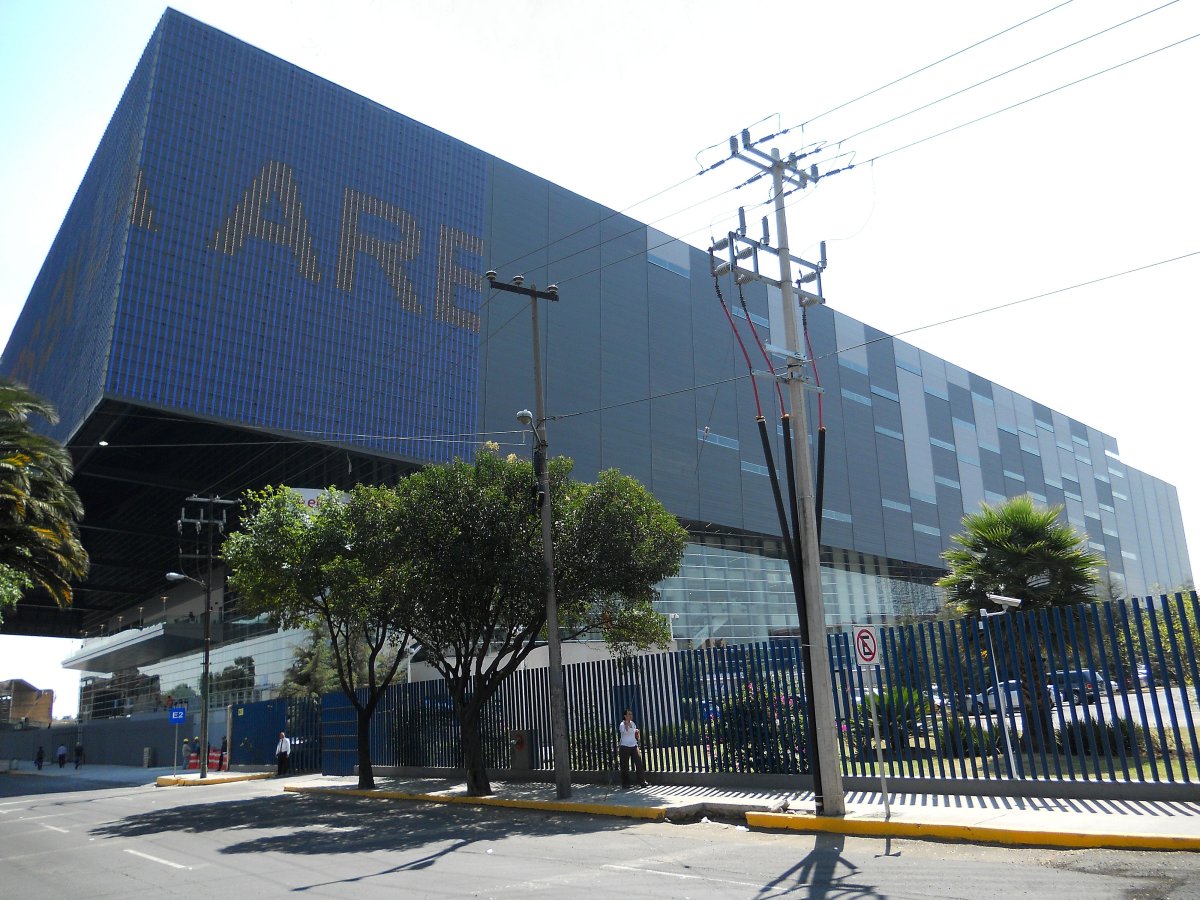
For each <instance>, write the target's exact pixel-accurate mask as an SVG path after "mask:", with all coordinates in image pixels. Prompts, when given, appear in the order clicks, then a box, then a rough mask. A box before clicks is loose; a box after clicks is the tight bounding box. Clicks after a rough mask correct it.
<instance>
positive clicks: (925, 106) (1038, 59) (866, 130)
mask: <svg viewBox="0 0 1200 900" xmlns="http://www.w3.org/2000/svg"><path fill="white" fill-rule="evenodd" d="M1178 2H1179V0H1169V2H1167V3H1164V4H1163V5H1162V6H1159V7H1156V8H1155V9H1150V10H1147V11H1146V12H1143V13H1138V14H1137V15H1136V16H1134V17H1133V18H1130V19H1126V20H1125V21H1124V22H1118V23H1117V24H1115V25H1110V26H1109V27H1107V28H1103V29H1101V30H1100V31H1096V32H1093V33H1092V34H1089V35H1088V36H1087V37H1082V38H1079V39H1078V40H1076V41H1072V42H1071V43H1069V44H1065V45H1063V46H1062V47H1059V48H1057V49H1055V50H1051V51H1050V52H1049V53H1043V54H1042V55H1041V56H1036V57H1034V58H1033V59H1030V60H1026V61H1025V62H1023V63H1021V64H1020V65H1016V66H1013V67H1012V68H1010V69H1005V70H1004V71H1003V72H997V73H996V74H995V75H990V76H988V77H987V78H985V79H983V80H982V81H977V82H975V83H974V84H972V85H968V86H967V87H964V88H960V89H959V90H957V91H954V92H952V93H949V94H946V96H944V97H939V98H938V99H937V100H931V101H929V102H928V103H924V104H922V105H921V106H918V107H916V108H914V109H910V110H909V111H908V112H905V113H900V115H898V116H892V118H890V119H885V120H884V121H882V122H877V123H876V124H874V125H871V126H870V127H868V128H864V129H862V130H861V131H856V132H855V133H854V134H851V135H849V136H847V137H844V138H842V139H841V140H840V141H835V142H834V143H835V144H838V145H841V144H845V143H847V142H849V141H852V140H854V139H855V138H856V137H862V136H863V135H864V134H867V133H869V132H872V131H874V130H875V129H877V128H883V127H884V126H885V125H891V124H892V123H893V122H899V121H900V120H901V119H905V118H908V117H909V116H911V115H915V114H916V113H919V112H922V111H923V110H926V109H929V108H930V107H933V106H937V105H938V104H939V103H943V102H945V101H946V100H951V99H953V98H954V97H958V96H960V95H962V94H965V93H967V92H968V91H973V90H975V88H977V87H982V86H983V85H985V84H988V83H990V82H992V81H996V80H997V79H1000V78H1003V77H1004V76H1006V75H1011V74H1012V73H1013V72H1018V71H1020V70H1021V69H1024V68H1026V67H1028V66H1032V65H1033V64H1034V63H1039V62H1042V61H1043V60H1046V59H1049V58H1050V57H1052V56H1055V55H1056V54H1059V53H1062V52H1063V51H1065V50H1070V49H1071V48H1072V47H1078V46H1079V45H1080V44H1083V43H1086V42H1087V41H1090V40H1092V39H1093V38H1097V37H1100V36H1101V35H1104V34H1108V33H1109V32H1110V31H1115V30H1116V29H1118V28H1123V27H1124V26H1126V25H1128V24H1130V23H1131V22H1136V21H1137V20H1138V19H1143V18H1145V17H1146V16H1149V15H1152V14H1153V13H1156V12H1161V11H1162V10H1164V9H1166V8H1167V7H1168V6H1174V5H1175V4H1176V3H1178Z"/></svg>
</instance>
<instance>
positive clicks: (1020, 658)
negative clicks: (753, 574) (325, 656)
mask: <svg viewBox="0 0 1200 900" xmlns="http://www.w3.org/2000/svg"><path fill="white" fill-rule="evenodd" d="M1197 622H1200V602H1198V599H1197V595H1196V593H1195V592H1191V593H1189V594H1184V595H1175V596H1173V597H1158V598H1151V599H1146V600H1137V599H1135V600H1126V601H1114V602H1110V603H1096V604H1087V605H1083V606H1078V607H1070V608H1056V609H1051V610H1030V611H1014V612H1009V613H1007V614H1005V615H997V616H991V617H987V618H984V619H978V618H962V619H954V620H943V621H932V622H922V623H919V624H911V625H904V626H895V627H881V628H880V629H879V631H880V638H881V647H882V659H883V665H882V666H880V667H879V668H878V669H877V671H876V672H875V673H870V672H864V671H863V670H861V669H859V668H858V667H856V666H855V664H854V655H853V652H852V650H851V647H850V643H849V635H848V634H847V633H834V634H830V635H829V647H830V665H831V672H832V676H833V685H834V698H833V699H834V710H835V715H836V716H837V722H838V733H839V735H840V744H841V753H842V762H843V770H844V771H845V772H846V773H847V774H853V775H872V774H876V773H877V771H878V766H879V759H880V758H881V757H882V762H883V766H884V768H885V771H886V772H887V773H888V774H889V775H891V776H894V777H897V776H906V777H911V778H918V779H919V778H969V779H1010V780H1012V779H1016V780H1021V779H1059V780H1070V781H1133V782H1181V783H1188V784H1192V783H1195V782H1197V781H1198V780H1200V779H1198V777H1197V769H1196V760H1197V758H1200V734H1198V733H1197V728H1196V723H1197V719H1198V718H1200V693H1198V691H1197V686H1198V685H1200V673H1198V671H1197V668H1198V667H1197V659H1196V651H1197V647H1196V643H1197V631H1196V629H1197ZM872 675H874V678H877V679H878V687H876V682H875V681H874V678H873V677H872ZM564 681H565V685H566V693H567V706H568V734H569V746H570V753H571V768H572V770H574V771H605V770H612V769H613V768H615V766H616V749H615V748H616V723H617V721H619V719H620V717H621V713H622V711H623V710H624V709H625V708H627V707H628V708H630V709H632V710H633V713H634V719H635V721H637V722H638V724H639V725H640V727H641V729H642V734H643V744H644V754H645V757H646V763H647V766H648V767H649V768H650V769H651V770H653V771H655V772H657V773H660V777H661V778H662V779H663V780H667V781H669V779H670V773H673V772H675V773H722V772H737V773H748V774H750V773H774V774H788V773H804V772H807V771H808V761H809V757H808V746H807V739H806V723H805V720H804V708H805V704H804V697H805V691H806V689H807V688H806V685H805V684H804V681H803V675H802V670H801V665H800V646H799V643H798V641H796V640H795V639H786V640H781V641H771V642H766V643H762V644H748V645H737V646H732V647H716V648H706V649H701V650H684V651H678V652H674V653H658V654H650V655H646V656H638V657H634V658H632V659H628V660H604V661H597V662H586V663H578V664H574V665H568V666H565V667H564ZM547 695H548V690H547V685H546V671H545V670H544V669H533V670H522V671H519V672H517V673H515V674H514V676H513V677H512V678H510V679H509V680H508V681H506V682H505V683H504V685H502V687H501V689H500V691H499V692H498V693H497V694H496V696H495V697H493V698H492V699H491V701H490V702H489V703H488V705H487V707H486V709H485V712H484V716H483V740H484V752H485V759H486V760H487V764H488V765H489V766H490V767H494V768H507V767H508V766H509V763H510V755H511V746H510V741H509V735H510V732H511V731H512V730H521V731H525V732H529V733H530V734H529V739H530V740H531V742H532V744H533V747H534V752H533V754H532V766H533V767H534V768H538V769H549V768H552V767H553V752H552V747H551V740H550V734H551V732H550V722H549V713H548V708H547V701H546V698H547ZM340 703H341V705H343V706H345V707H346V708H347V709H349V704H348V703H346V702H345V699H344V698H341V700H340ZM338 704H339V701H338V700H334V699H332V698H331V697H327V698H326V706H325V714H326V716H327V717H330V716H332V717H333V718H331V719H330V724H329V725H327V727H326V735H327V744H328V745H329V746H330V747H331V748H332V746H333V745H332V743H331V742H332V741H334V740H336V741H337V742H338V744H337V746H338V748H339V749H338V750H337V751H333V750H332V749H331V750H330V752H329V753H327V754H326V758H327V760H329V762H328V763H327V766H328V768H327V769H326V770H327V771H331V772H332V771H346V765H347V760H349V759H351V758H352V757H353V743H354V737H353V734H354V733H353V730H352V729H351V730H350V731H349V732H345V730H344V722H345V719H344V718H338V717H339V716H342V715H343V713H339V712H337V710H338ZM872 706H873V707H874V708H875V711H876V713H877V714H878V717H879V725H880V738H879V740H878V742H877V741H876V739H875V736H874V732H873V730H872V728H871V723H870V711H871V708H872ZM338 722H341V723H343V724H342V725H338V724H336V723H338ZM338 729H342V731H341V732H339V731H338ZM335 732H337V734H336V735H335ZM371 756H372V761H373V762H375V763H376V764H377V765H395V766H428V767H439V768H455V767H460V766H461V765H462V754H461V746H460V741H459V734H458V724H457V719H456V717H455V713H454V708H453V703H452V701H451V698H450V696H449V694H448V693H447V691H446V688H445V686H444V684H443V683H442V682H440V681H437V682H419V683H416V684H406V685H395V686H393V687H392V688H390V689H389V691H388V693H387V696H386V697H385V698H384V702H383V703H381V704H380V707H379V710H378V711H377V713H376V716H375V719H374V721H373V722H372V728H371Z"/></svg>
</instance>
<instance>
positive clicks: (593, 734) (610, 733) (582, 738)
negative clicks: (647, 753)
mask: <svg viewBox="0 0 1200 900" xmlns="http://www.w3.org/2000/svg"><path fill="white" fill-rule="evenodd" d="M642 734H643V736H645V732H644V731H643V732H642ZM567 745H568V747H569V748H570V751H571V768H572V769H575V770H580V771H596V772H604V771H608V770H611V769H615V768H616V767H617V727H616V725H603V724H601V723H599V722H588V723H586V724H584V725H581V726H579V727H577V728H572V729H571V734H570V736H569V738H568V740H567ZM642 746H643V748H644V747H645V743H644V742H643V745H642Z"/></svg>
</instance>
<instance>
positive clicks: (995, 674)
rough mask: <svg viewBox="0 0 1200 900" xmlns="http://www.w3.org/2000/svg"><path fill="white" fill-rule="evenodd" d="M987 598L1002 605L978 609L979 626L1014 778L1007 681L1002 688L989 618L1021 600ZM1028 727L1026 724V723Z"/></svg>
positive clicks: (1014, 767) (1000, 597) (1002, 612)
mask: <svg viewBox="0 0 1200 900" xmlns="http://www.w3.org/2000/svg"><path fill="white" fill-rule="evenodd" d="M987 598H988V599H989V600H991V601H992V602H993V603H995V604H997V605H999V606H1001V607H1003V608H1002V609H1001V610H1000V611H999V612H988V611H987V610H986V609H981V610H980V611H979V627H980V628H982V629H983V630H984V632H985V633H986V634H987V642H988V655H989V656H990V657H991V658H992V680H993V681H994V682H995V684H996V702H997V703H999V704H1000V729H1001V733H1002V735H1003V737H1004V752H1005V756H1006V757H1007V759H1008V777H1009V778H1015V777H1016V775H1017V760H1016V757H1015V756H1014V755H1013V748H1012V736H1011V735H1010V734H1009V729H1008V682H1007V681H1006V682H1005V684H1004V688H1003V689H1001V687H1000V669H999V668H998V667H997V666H996V644H995V641H994V640H993V639H992V627H991V622H989V621H988V620H989V619H992V618H995V617H996V616H1002V615H1004V614H1005V613H1006V612H1008V611H1009V610H1010V609H1019V608H1020V606H1021V601H1020V600H1019V599H1017V598H1016V597H1004V596H1001V595H1000V594H988V595H987ZM1026 727H1028V725H1026Z"/></svg>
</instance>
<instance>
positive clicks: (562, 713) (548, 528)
mask: <svg viewBox="0 0 1200 900" xmlns="http://www.w3.org/2000/svg"><path fill="white" fill-rule="evenodd" d="M487 280H488V283H489V284H491V286H492V287H493V288H495V289H496V290H498V291H508V292H509V293H512V294H521V295H522V296H525V297H528V298H529V309H530V312H531V314H532V316H533V396H534V410H535V412H534V413H531V412H530V411H529V410H527V409H523V410H521V411H520V412H519V413H517V421H518V422H520V423H521V424H522V425H524V426H525V427H526V428H529V429H531V430H532V431H533V436H534V441H535V443H534V448H533V468H534V475H535V476H536V478H537V484H538V499H539V503H540V506H541V514H542V567H543V571H544V582H545V585H546V649H547V651H548V653H549V656H550V659H549V673H548V674H549V682H550V730H551V732H552V734H553V743H554V784H555V788H556V789H557V792H558V799H560V800H566V799H567V798H569V797H570V796H571V757H570V750H569V749H568V747H567V692H566V688H565V686H564V685H563V671H562V642H561V640H560V638H559V634H558V599H557V597H556V596H555V593H554V533H553V529H554V510H553V504H552V503H551V501H550V475H549V472H548V471H547V459H546V454H547V448H548V447H549V441H548V440H547V439H546V406H545V399H544V397H543V396H542V346H541V345H542V342H541V331H540V329H541V323H540V322H539V321H538V307H537V302H538V300H557V299H558V285H555V284H552V285H550V286H549V287H548V288H546V289H545V290H544V291H539V290H538V289H537V288H536V287H534V286H532V285H531V286H529V287H525V286H524V282H525V278H524V276H522V275H517V276H515V277H514V278H513V279H512V281H511V282H510V283H508V284H505V283H503V282H497V281H496V273H495V272H492V271H489V272H488V273H487ZM535 414H536V415H535Z"/></svg>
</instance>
